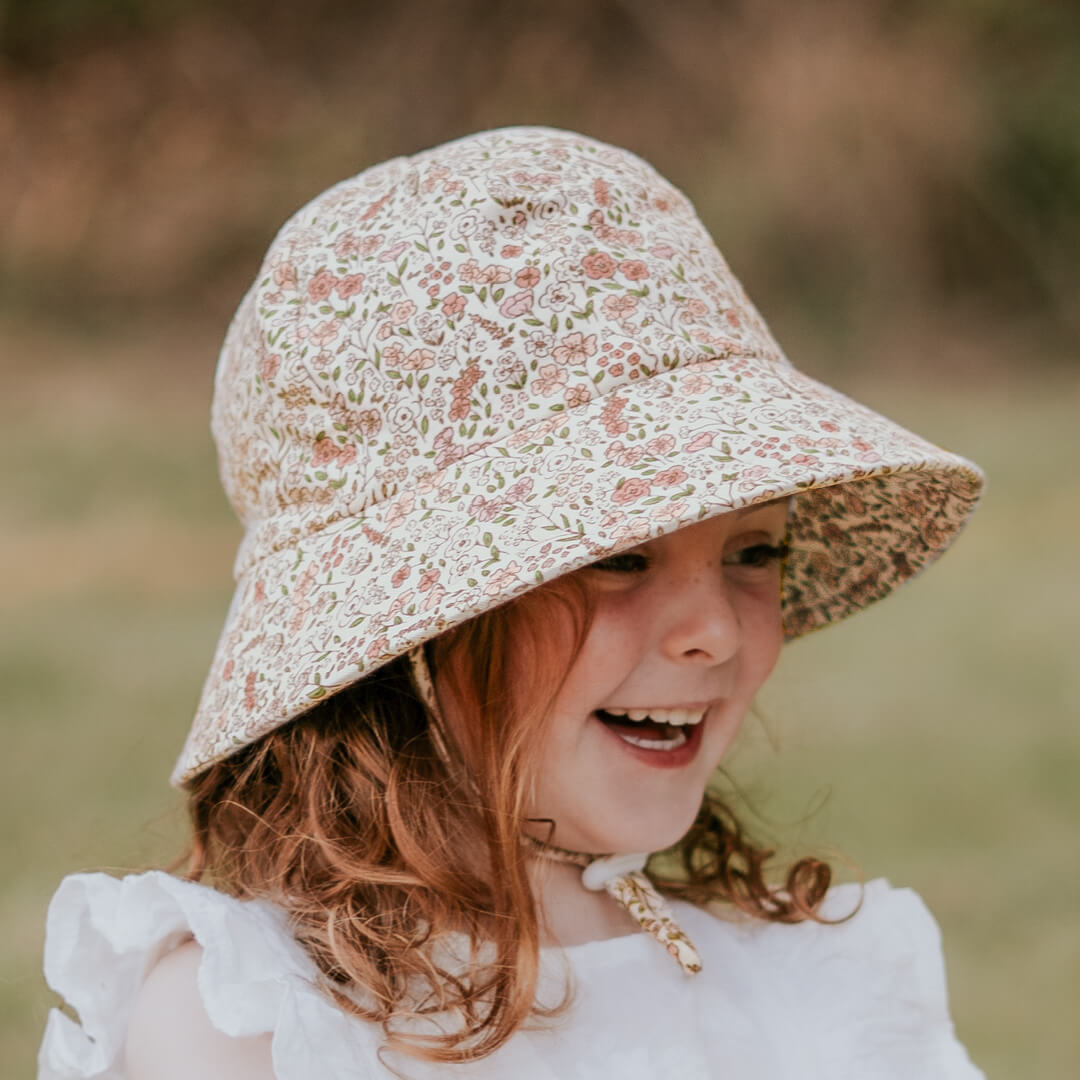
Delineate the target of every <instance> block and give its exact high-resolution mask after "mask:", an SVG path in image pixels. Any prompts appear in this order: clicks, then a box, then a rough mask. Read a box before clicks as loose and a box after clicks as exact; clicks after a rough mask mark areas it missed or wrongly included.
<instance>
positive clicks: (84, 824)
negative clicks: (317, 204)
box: [0, 0, 1080, 1080]
mask: <svg viewBox="0 0 1080 1080" xmlns="http://www.w3.org/2000/svg"><path fill="white" fill-rule="evenodd" d="M533 122H538V123H548V124H553V125H556V126H565V127H570V128H573V129H576V130H582V131H585V132H588V133H589V134H591V135H594V136H596V137H599V138H602V139H606V140H608V141H611V142H614V143H617V144H621V145H625V146H628V147H630V148H632V149H634V150H637V151H638V152H640V153H641V154H643V156H645V157H646V158H647V159H649V160H650V161H652V162H653V163H654V164H656V166H657V167H658V168H660V169H661V170H662V171H663V172H665V173H666V174H667V175H668V176H669V177H670V178H671V179H672V180H673V181H674V182H676V183H677V184H679V185H680V186H681V187H682V188H683V189H684V190H685V191H687V193H688V194H689V195H690V196H691V198H692V199H693V200H694V201H695V203H696V204H697V205H698V208H699V210H700V212H701V214H702V216H703V218H704V219H705V221H706V223H707V224H708V225H709V226H710V228H711V229H712V231H713V232H714V235H715V236H716V237H717V239H718V242H719V244H720V246H721V249H722V250H723V251H724V253H725V254H726V255H727V257H728V259H729V261H730V262H731V263H732V265H733V267H734V268H735V270H736V272H737V273H738V274H739V275H740V277H741V278H742V279H743V281H744V283H745V284H746V285H747V288H748V290H749V291H750V293H751V295H752V296H753V297H754V298H755V300H756V301H757V303H758V305H759V306H760V307H761V308H762V309H763V311H764V312H765V313H766V316H767V317H768V319H769V321H770V323H771V325H772V326H773V329H774V330H775V331H776V333H777V336H778V337H779V339H780V341H781V343H782V344H783V345H784V346H785V347H786V349H787V351H788V352H789V354H790V355H791V356H792V357H793V358H794V359H795V360H796V361H797V362H798V363H799V364H800V366H801V367H803V368H804V369H805V370H807V371H808V372H810V373H811V374H813V375H815V376H817V377H820V378H823V379H826V380H828V381H832V382H834V383H835V384H836V385H838V386H839V387H840V388H841V389H843V390H845V391H846V392H848V393H851V394H852V395H853V396H856V397H859V398H861V399H862V400H865V401H866V402H867V403H868V404H870V405H873V406H875V407H877V408H879V409H881V410H882V411H884V412H887V413H889V414H890V415H892V416H894V417H895V418H896V419H898V420H900V421H901V422H904V423H907V424H909V425H910V426H913V427H915V428H916V429H917V430H919V431H921V432H922V433H924V434H926V435H928V436H929V437H930V438H932V439H935V440H937V441H939V442H941V443H943V444H945V445H947V446H949V447H950V448H951V449H955V450H957V451H959V452H961V453H965V454H967V455H968V456H970V457H972V458H974V459H975V460H977V461H979V462H980V463H981V464H982V465H984V466H985V467H986V468H987V470H988V472H989V474H990V478H991V486H990V490H989V493H988V495H987V497H986V501H985V505H984V507H983V509H982V510H981V511H980V513H979V514H978V515H977V516H976V518H975V521H974V522H973V524H972V526H971V528H970V530H969V532H968V533H967V534H966V535H965V536H964V537H963V538H962V539H961V541H960V542H959V544H958V546H957V549H956V551H955V552H953V553H950V554H949V555H948V556H947V557H946V558H945V560H943V562H942V564H941V566H940V567H938V568H936V569H935V570H933V571H932V572H931V573H930V574H929V575H928V576H927V577H926V578H923V579H920V580H918V581H917V582H915V583H914V584H912V585H911V586H910V587H908V588H906V589H904V590H902V591H901V592H900V593H899V594H898V595H897V596H896V597H895V598H892V599H890V600H889V602H888V603H887V604H884V605H881V606H880V607H879V608H876V609H873V610H871V611H869V612H867V613H866V614H865V615H862V616H861V617H860V618H859V619H857V620H855V621H854V622H852V623H851V624H850V625H840V626H838V627H836V628H834V629H830V630H829V631H828V633H824V634H820V635H816V636H814V637H812V638H810V639H809V640H807V641H805V642H800V643H798V644H796V645H794V646H792V647H791V648H790V649H789V650H788V652H787V655H786V656H785V658H784V660H783V662H782V664H781V668H780V670H779V671H778V673H777V675H776V677H775V678H774V680H773V682H772V683H771V684H770V686H769V688H768V689H767V692H766V693H765V694H764V695H763V699H762V703H761V713H762V717H763V720H762V721H761V722H760V723H759V722H755V721H751V722H750V723H749V724H748V726H747V730H746V732H745V735H744V737H743V739H742V740H741V742H740V744H739V746H738V748H737V750H736V751H735V752H734V754H733V755H732V758H731V762H730V773H731V775H732V777H733V779H734V782H735V783H737V784H738V785H739V787H740V788H741V789H742V790H744V791H745V793H746V796H747V799H748V802H749V805H750V806H752V807H753V808H754V811H755V812H756V816H755V817H753V818H752V819H751V825H752V826H756V827H757V829H758V830H759V831H760V832H763V833H766V834H771V835H774V836H775V837H777V838H778V840H779V841H780V842H781V843H782V845H783V847H784V849H785V850H788V851H803V850H806V849H807V848H815V849H820V848H822V847H824V846H826V845H829V846H831V847H833V848H835V849H839V850H841V851H843V852H846V853H847V854H848V855H850V856H851V857H852V858H854V859H855V860H856V861H857V862H858V864H859V865H860V866H861V867H862V868H863V870H864V871H865V873H866V874H867V875H868V876H871V877H872V876H878V875H887V876H889V877H890V878H891V879H892V881H893V882H894V883H895V884H898V885H899V884H903V885H911V886H913V887H915V888H916V889H918V890H919V891H920V892H921V893H922V894H923V895H924V897H925V898H926V899H927V901H928V903H929V904H930V906H931V908H932V909H933V910H934V911H935V913H936V915H937V916H938V918H939V920H940V922H941V924H942V927H943V931H944V935H945V948H946V955H947V959H948V963H949V970H950V981H951V990H952V1006H953V1012H954V1016H955V1019H956V1023H957V1027H958V1030H959V1033H960V1035H961V1037H962V1038H963V1039H964V1041H965V1042H966V1043H967V1045H968V1046H969V1048H970V1050H971V1053H972V1055H973V1057H974V1058H975V1060H976V1061H977V1062H978V1063H979V1064H980V1065H981V1066H982V1067H983V1068H984V1069H985V1070H986V1071H987V1073H988V1075H990V1076H994V1077H1011V1076H1038V1077H1041V1078H1046V1080H1065V1078H1066V1077H1069V1078H1071V1077H1075V1075H1076V1062H1077V1061H1080V1029H1078V1028H1077V1025H1076V1024H1075V1019H1074V1018H1075V1015H1076V1012H1077V1006H1078V1005H1080V992H1078V988H1077V983H1078V980H1080V870H1078V866H1077V863H1078V853H1080V844H1078V842H1077V832H1078V822H1080V785H1078V784H1077V781H1076V777H1077V776H1078V775H1080V725H1077V723H1076V719H1077V718H1076V713H1077V709H1076V705H1075V702H1076V701H1077V699H1078V693H1077V691H1078V689H1080V687H1078V685H1077V683H1078V680H1080V669H1078V666H1077V664H1076V662H1075V659H1074V653H1075V646H1076V642H1077V640H1078V636H1080V635H1078V633H1077V630H1078V627H1077V611H1078V609H1080V576H1078V574H1077V570H1076V560H1075V557H1074V553H1073V547H1074V539H1073V538H1074V537H1075V535H1076V533H1077V526H1078V524H1080V523H1078V521H1077V518H1078V515H1080V510H1078V506H1080V503H1078V499H1077V496H1078V494H1080V492H1078V485H1080V481H1078V480H1077V477H1076V472H1077V470H1076V465H1077V461H1078V453H1077V451H1078V448H1080V440H1078V438H1077V434H1076V416H1077V415H1078V412H1080V377H1078V370H1077V363H1076V358H1077V338H1078V336H1080V335H1078V334H1077V329H1078V326H1077V323H1078V319H1080V302H1078V301H1080V296H1078V292H1080V288H1078V281H1080V277H1078V274H1077V269H1078V263H1080V260H1078V258H1077V255H1078V249H1080V214H1078V213H1077V211H1078V209H1080V11H1078V10H1077V9H1076V8H1075V6H1069V5H1063V4H1058V3H1053V2H1050V0H1045V2H1027V3H1022V2H1021V0H939V2H937V3H929V2H922V3H919V2H907V3H900V2H885V0H835V2H827V3H820V4H799V3H790V2H783V3H782V2H780V0H743V2H734V0H732V2H724V3H721V2H718V0H717V2H712V0H710V2H706V0H681V2H676V0H672V2H669V3H666V4H663V5H661V4H657V3H649V2H645V0H593V2H590V3H584V4H583V3H573V2H571V0H551V2H549V3H547V4H545V5H544V6H543V7H542V8H535V9H534V8H531V7H528V6H526V5H521V4H514V3H509V2H481V0H471V2H464V0H462V2H449V0H447V2H442V3H434V2H433V3H422V2H420V0H402V2H400V3H398V4H396V5H393V6H391V5H375V4H366V3H360V2H353V3H345V2H343V0H310V2H309V3H307V4H305V5H304V6H302V7H301V5H295V4H286V3H284V2H280V0H265V2H263V3H261V4H258V5H256V4H255V3H253V2H246V0H223V2H218V3H213V2H211V0H187V2H186V3H180V2H179V0H157V2H154V0H108V2H104V0H6V2H3V3H0V374H2V376H3V383H2V386H3V391H2V393H0V420H2V423H0V451H2V454H3V458H2V460H3V462H4V469H3V479H4V483H3V489H2V490H3V497H2V500H0V522H2V528H0V566H2V567H3V582H2V587H0V597H2V599H0V605H2V626H0V690H2V694H3V702H4V713H3V715H4V720H5V730H7V731H9V732H11V733H12V734H13V735H14V738H12V739H9V741H8V743H7V745H6V747H5V753H4V754H3V755H2V758H0V760H2V762H3V764H2V766H0V768H2V770H3V771H2V773H0V812H2V813H3V820H4V822H5V829H4V834H3V843H4V845H5V850H4V858H3V864H2V865H3V868H4V870H3V873H2V875H0V925H2V926H3V927H4V934H3V947H2V952H0V960H2V965H3V966H2V967H0V1075H3V1076H5V1077H6V1076H12V1077H15V1076H26V1075H31V1074H32V1071H33V1064H32V1062H33V1059H34V1054H35V1052H36V1046H37V1042H38V1040H39V1038H40V1033H41V1030H42V1026H43V1024H44V1019H45V1014H46V1011H47V1009H48V1007H49V1005H50V1004H51V1003H53V999H52V997H51V995H50V994H49V993H48V991H47V990H46V988H45V987H44V986H43V984H42V982H41V979H40V975H39V965H40V948H41V931H42V920H43V915H44V909H45V906H46V904H47V902H48V898H49V895H50V894H51V892H52V890H53V889H54V888H55V885H56V883H57V882H58V880H59V878H60V877H61V876H62V875H63V874H64V873H67V872H70V871H72V870H76V869H82V868H89V867H95V868H111V869H115V870H117V871H120V870H123V869H127V868H133V867H141V866H144V865H146V864H148V863H155V862H163V861H167V860H168V859H169V858H171V857H172V856H173V855H174V854H175V852H176V851H177V850H178V849H179V847H180V846H181V844H182V842H183V820H182V813H181V812H180V809H179V806H178V802H177V800H176V798H175V796H174V795H173V794H172V793H171V792H170V791H169V789H168V787H167V785H166V782H165V778H166V775H167V773H168V771H169V768H170V767H171V764H172V760H173V758H174V756H175V754H176V753H177V751H178V749H179V746H180V744H181V742H182V739H183V736H184V734H185V732H186V728H187V724H188V720H189V718H190V715H191V712H192V710H193V708H194V703H195V699H196V697H197V695H198V690H199V687H200V684H201V680H202V677H203V674H204V672H205V669H206V667H207V665H208V663H209V659H210V654H211V651H212V649H213V644H214V641H215V639H216V635H217V631H218V628H219V625H220V622H221V620H222V618H223V615H224V611H225V607H226V604H227V602H228V597H229V594H230V591H231V590H230V585H231V582H230V578H229V567H230V565H231V559H232V553H233V549H234V547H235V543H236V541H237V539H238V528H237V526H236V525H235V523H234V521H233V519H232V518H231V515H230V512H229V510H228V508H227V506H226V504H225V501H224V498H223V496H222V495H221V493H220V490H219V488H218V485H217V480H216V472H215V464H214V457H213V448H212V446H211V445H210V442H209V438H208V436H207V434H206V416H207V408H208V403H209V395H210V381H211V376H212V370H213V363H214V358H215V353H216V349H217V345H218V343H219V341H220V339H221V336H222V334H223V332H224V328H225V324H226V322H227V320H228V318H229V316H230V314H231V311H232V308H233V307H234V306H235V304H236V302H237V301H238V300H239V298H240V295H241V293H242V292H243V290H244V289H245V288H246V286H247V284H248V281H249V279H250V278H251V276H252V275H253V273H254V271H255V268H256V266H257V263H258V260H259V258H260V257H261V254H262V252H263V251H264V250H265V247H266V245H267V243H268V242H269V240H270V238H271V236H272V235H273V233H274V231H275V230H276V228H277V227H278V226H279V225H280V224H281V222H282V221H283V220H284V218H285V217H286V216H287V215H288V214H289V213H291V212H292V210H294V209H295V208H296V207H297V206H298V205H299V204H300V203H301V202H303V201H305V200H306V199H307V198H309V197H311V196H312V195H314V194H315V193H317V192H318V191H319V190H321V189H322V188H324V187H325V186H327V185H328V184H330V183H332V182H334V181H336V180H338V179H341V178H342V177H344V176H347V175H350V174H352V173H355V172H357V171H359V170H360V169H362V168H364V167H365V166H367V165H370V164H372V163H374V162H375V161H378V160H381V159H383V158H385V157H387V156H391V155H393V154H399V153H409V152H411V151H414V150H416V149H419V148H421V147H424V146H428V145H432V144H434V143H437V142H440V141H443V140H444V139H447V138H452V137H454V136H457V135H461V134H465V133H467V132H469V131H472V130H477V129H479V128H482V127H489V126H496V125H500V124H509V123H533Z"/></svg>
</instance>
